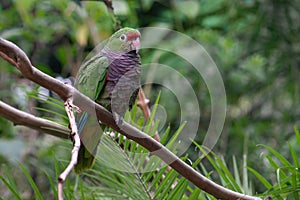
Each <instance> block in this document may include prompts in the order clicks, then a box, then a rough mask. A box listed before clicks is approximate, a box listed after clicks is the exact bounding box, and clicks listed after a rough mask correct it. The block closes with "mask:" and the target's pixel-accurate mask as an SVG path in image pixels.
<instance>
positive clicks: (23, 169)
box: [19, 163, 43, 200]
mask: <svg viewBox="0 0 300 200" xmlns="http://www.w3.org/2000/svg"><path fill="white" fill-rule="evenodd" d="M19 166H20V168H21V170H22V171H23V173H24V175H25V176H26V178H27V181H28V182H29V184H30V186H31V188H32V189H33V191H34V194H35V198H36V199H38V200H42V199H43V196H42V194H41V193H40V191H39V189H38V187H37V185H36V184H35V182H34V180H33V179H32V177H31V176H30V173H29V171H28V170H27V169H26V168H25V166H23V165H22V164H21V163H19Z"/></svg>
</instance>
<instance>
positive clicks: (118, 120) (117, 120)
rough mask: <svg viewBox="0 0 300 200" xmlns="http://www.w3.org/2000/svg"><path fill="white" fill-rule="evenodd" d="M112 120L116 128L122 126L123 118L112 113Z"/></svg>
mask: <svg viewBox="0 0 300 200" xmlns="http://www.w3.org/2000/svg"><path fill="white" fill-rule="evenodd" d="M113 117H114V120H115V122H116V124H117V125H118V126H122V125H123V124H124V118H123V117H122V116H120V115H118V114H117V113H113Z"/></svg>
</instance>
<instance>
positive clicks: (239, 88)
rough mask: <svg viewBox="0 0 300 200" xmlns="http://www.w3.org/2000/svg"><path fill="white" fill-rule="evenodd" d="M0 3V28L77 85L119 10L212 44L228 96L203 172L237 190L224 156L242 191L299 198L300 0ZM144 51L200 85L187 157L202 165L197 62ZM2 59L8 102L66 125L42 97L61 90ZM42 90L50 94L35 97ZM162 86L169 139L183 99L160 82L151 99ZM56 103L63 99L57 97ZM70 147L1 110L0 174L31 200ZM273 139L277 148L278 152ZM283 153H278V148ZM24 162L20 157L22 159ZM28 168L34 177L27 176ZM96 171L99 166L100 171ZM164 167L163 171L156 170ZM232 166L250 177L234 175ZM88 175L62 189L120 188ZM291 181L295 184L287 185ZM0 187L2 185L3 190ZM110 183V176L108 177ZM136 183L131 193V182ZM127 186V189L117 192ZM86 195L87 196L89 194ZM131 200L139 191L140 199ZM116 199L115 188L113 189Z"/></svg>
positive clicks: (46, 192)
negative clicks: (179, 100) (195, 124)
mask: <svg viewBox="0 0 300 200" xmlns="http://www.w3.org/2000/svg"><path fill="white" fill-rule="evenodd" d="M0 3H1V4H0V37H3V38H5V39H8V40H11V41H12V42H14V43H16V44H17V45H19V46H20V47H21V48H22V49H23V50H24V51H25V52H26V54H27V55H28V56H29V58H30V60H31V61H32V63H33V64H34V66H36V67H37V68H39V69H40V70H42V71H44V72H46V73H47V74H49V75H51V76H54V77H56V78H58V79H61V80H63V81H69V82H72V79H73V78H72V77H74V76H76V72H77V70H78V68H79V66H80V64H81V62H82V61H83V60H84V58H85V57H86V55H87V54H88V53H89V52H90V51H91V50H92V49H93V47H94V46H95V45H97V44H98V43H99V42H101V41H102V40H104V39H106V38H108V37H109V36H110V35H111V34H112V33H113V32H114V27H115V24H116V20H117V19H118V20H120V23H121V25H122V26H130V27H147V26H155V27H167V28H170V29H173V30H177V31H179V32H182V33H184V34H187V35H188V36H190V37H192V38H193V39H195V40H196V41H198V42H199V43H200V44H202V45H203V46H204V47H205V49H206V50H207V52H208V53H209V54H210V55H211V56H212V58H213V60H214V61H215V62H216V64H217V66H218V68H219V70H220V72H221V75H222V78H223V81H224V84H225V88H226V95H227V115H226V122H225V126H224V129H223V132H222V135H221V138H220V139H219V141H218V143H217V145H216V146H215V148H214V149H213V150H214V152H215V157H214V156H213V158H215V159H217V158H219V159H220V161H218V160H212V163H214V164H216V163H217V165H215V166H214V165H212V163H211V160H210V159H208V158H206V159H204V160H202V161H201V166H200V165H198V166H197V167H198V170H201V171H202V172H203V173H204V174H206V175H207V176H209V177H211V178H212V179H213V180H215V181H216V182H218V183H221V184H224V185H226V186H227V187H230V186H229V185H228V182H226V181H224V180H226V179H225V178H224V177H223V178H221V179H219V178H218V177H220V176H221V177H222V173H221V171H218V170H216V167H217V168H218V169H223V170H225V168H222V167H221V166H222V165H221V164H220V163H227V164H226V169H227V168H228V169H229V171H228V172H227V173H225V174H226V175H229V174H235V175H236V176H235V178H234V180H235V182H236V183H237V185H239V187H233V189H234V190H236V191H239V189H238V188H243V190H242V191H248V193H249V194H256V193H258V194H263V193H264V192H265V194H268V193H270V194H274V195H280V194H281V193H282V194H286V196H288V197H289V198H290V199H296V198H297V197H299V182H300V181H299V180H300V177H299V176H300V175H299V172H298V171H297V170H296V167H299V162H298V159H299V157H298V156H297V155H300V150H299V145H300V144H299V141H300V140H299V138H298V139H297V137H296V136H297V135H296V136H295V131H294V129H295V128H294V125H296V126H299V121H298V118H299V114H300V106H299V103H298V102H299V85H300V82H299V81H300V79H299V70H300V68H299V64H300V60H299V59H300V58H299V53H300V52H299V51H300V48H299V47H300V38H299V37H300V34H299V29H300V23H299V19H300V4H299V2H298V1H296V0H288V1H271V0H266V1H259V0H243V1H237V0H234V1H225V0H215V1H208V0H198V1H192V0H188V1H179V0H166V1H155V0H147V1H122V0H118V1H113V6H114V8H115V10H114V13H115V14H116V16H117V19H116V18H115V17H114V16H113V14H112V12H110V11H109V10H108V9H107V7H106V6H105V4H104V3H103V2H96V1H87V2H84V3H79V2H77V1H76V2H75V1H67V0H53V1H42V0H23V1H17V0H16V1H6V0H0ZM80 4H81V6H79V5H80ZM153 37H155V36H153ZM141 54H142V55H141V56H142V58H143V62H144V63H148V62H151V61H153V60H156V61H158V62H160V63H163V64H167V65H168V66H172V67H174V68H175V69H177V70H180V72H181V73H182V74H183V75H184V76H185V77H189V81H190V83H191V84H192V86H193V88H194V90H195V91H197V92H196V93H197V97H198V99H199V102H200V109H201V122H200V124H199V127H200V129H199V131H198V133H197V138H196V140H195V144H193V145H191V148H190V149H189V150H188V151H187V154H188V155H189V159H190V160H191V162H192V163H195V162H196V161H197V160H199V159H198V157H199V151H200V149H201V148H200V147H199V145H198V144H201V142H202V140H203V133H205V132H206V130H207V126H208V124H209V121H210V114H211V113H210V109H211V107H210V96H209V93H208V90H207V88H206V86H205V83H204V82H203V80H201V79H199V76H197V75H196V73H193V69H192V68H190V67H188V66H187V67H186V68H184V70H182V65H185V64H186V63H184V62H182V61H180V60H178V59H176V58H175V59H174V56H172V55H171V54H167V53H165V54H162V55H161V56H159V57H158V58H157V54H156V52H155V51H152V52H149V51H145V52H143V51H142V52H141ZM179 64H180V66H179ZM0 66H1V74H0V88H1V90H0V98H1V100H3V101H4V102H7V103H9V104H10V105H13V106H14V107H17V108H19V109H21V110H24V111H26V112H30V113H32V114H35V115H38V116H41V117H44V118H48V119H51V120H54V121H56V122H59V123H61V124H63V125H66V124H67V121H66V118H65V117H64V112H63V110H61V109H59V106H58V107H57V108H55V109H54V108H53V104H50V103H49V102H51V99H49V98H47V96H48V95H50V96H51V97H53V98H54V99H55V98H57V97H56V96H55V94H50V93H49V91H47V90H45V89H43V88H39V87H38V86H37V85H35V84H33V83H31V82H30V81H28V80H26V79H24V78H23V77H22V75H20V73H19V72H17V70H16V69H14V68H13V67H12V66H10V65H9V64H8V63H6V62H5V61H4V60H0ZM36 91H39V92H40V93H42V94H44V95H37V94H36ZM159 91H162V92H161V97H160V99H159V102H160V104H161V105H163V106H164V107H165V109H166V111H167V116H168V119H167V120H168V124H170V126H169V127H170V134H169V135H168V138H170V137H172V134H173V133H174V132H175V131H176V130H177V129H178V128H179V127H180V124H179V120H178V113H177V110H178V109H179V108H178V105H177V104H176V101H173V100H174V98H175V97H174V96H172V95H171V94H169V93H168V92H167V91H164V90H163V89H162V88H159V87H155V86H153V87H152V88H151V90H150V92H148V93H147V94H146V95H147V97H148V98H150V99H151V103H152V104H153V103H154V102H155V100H156V99H157V97H158V96H159ZM32 97H36V98H32ZM53 101H54V100H53ZM54 102H55V104H59V102H57V101H54ZM170 102H171V103H170ZM173 102H174V103H173ZM37 108H38V109H37ZM49 110H52V111H54V113H53V112H52V113H51V112H49ZM166 130H168V125H166V126H165V127H164V129H163V131H161V132H162V133H161V136H163V135H164V132H165V131H166ZM296 130H297V129H296ZM166 142H167V141H166ZM258 144H263V145H266V146H261V145H260V146H258ZM120 146H122V145H120ZM70 148H71V142H70V141H68V142H62V141H60V140H58V139H57V138H53V137H51V136H45V135H44V134H41V133H36V132H35V131H33V130H29V129H27V128H24V127H13V125H12V124H11V123H10V122H8V121H6V120H5V119H3V118H0V152H1V154H0V155H1V156H0V162H1V163H3V164H5V165H2V166H1V167H0V173H1V174H3V176H1V177H2V178H3V177H5V176H6V175H7V174H8V175H9V174H11V176H8V177H6V178H4V179H3V180H10V183H14V184H12V185H15V187H12V188H17V191H18V192H17V194H19V195H20V197H22V198H24V199H31V198H33V196H35V197H36V195H37V191H40V193H41V194H42V197H41V198H45V199H47V198H49V199H52V198H53V195H54V194H55V188H53V185H52V184H55V180H56V179H55V177H57V174H58V173H59V172H60V171H61V170H62V169H63V166H64V165H65V162H64V160H65V161H66V160H67V159H68V156H69V151H70ZM270 148H272V150H274V151H275V149H276V151H275V152H273V153H272V151H270V150H271V149H270ZM278 152H280V153H279V154H276V153H278ZM280 156H282V157H280ZM233 160H234V161H233ZM156 162H157V161H156ZM18 163H22V165H21V166H22V167H20V164H18ZM246 166H250V167H251V169H250V171H251V172H253V173H249V174H248V173H246V172H245V169H246ZM23 167H24V168H23ZM96 167H97V166H96ZM41 169H42V170H41ZM101 169H102V170H105V169H103V168H101ZM162 169H163V168H162ZM253 169H255V171H256V172H259V173H258V174H259V175H261V177H260V178H258V175H257V174H256V175H255V172H254V171H253ZM280 169H281V170H280ZM26 170H27V171H28V175H30V176H28V177H27V178H26V173H25V171H26ZM95 170H97V168H96V169H95ZM106 170H108V169H106ZM97 171H98V172H99V173H100V171H101V170H100V169H98V170H97ZM225 171H226V170H225ZM246 171H247V170H246ZM106 172H107V171H106ZM94 173H95V174H97V172H94ZM158 173H159V172H158ZM168 173H169V172H164V173H163V172H162V173H161V177H163V176H165V174H168ZM170 173H171V172H170ZM172 173H175V172H172ZM91 174H93V173H91ZM103 174H104V175H105V173H103ZM237 174H239V176H241V178H242V179H243V181H242V180H240V182H239V181H238V178H237V177H239V176H238V175H237ZM98 175H99V174H98ZM47 176H48V178H47ZM86 176H88V175H86ZM112 176H113V175H112ZM131 176H133V177H132V179H131V180H133V182H134V180H135V178H138V179H139V180H143V181H141V182H145V181H148V182H147V183H153V182H154V180H155V179H153V176H155V174H152V175H151V174H150V175H149V176H148V178H145V177H142V178H141V177H136V176H134V175H128V174H126V176H125V175H124V177H127V178H125V179H124V177H123V179H120V177H118V178H116V179H115V180H118V182H119V183H122V180H123V181H125V180H127V181H128V180H129V179H130V178H129V177H131ZM143 176H144V175H143ZM156 176H157V175H156ZM29 177H31V178H32V179H33V180H34V181H35V183H36V185H37V186H38V189H37V190H35V189H33V188H34V187H32V185H31V184H28V180H29ZM95 177H96V175H95ZM95 177H94V178H95ZM99 177H101V176H100V175H99ZM169 177H175V178H174V180H173V179H170V180H169V182H167V181H166V184H167V183H172V184H173V183H174V182H177V183H179V182H180V180H181V179H180V178H178V176H177V175H169ZM262 177H264V179H265V181H266V182H264V181H263V179H262ZM144 178H145V179H144ZM289 178H291V179H289ZM179 179H180V180H179ZM50 180H51V181H50ZM83 180H84V181H83V182H82V181H81V180H78V179H76V177H75V176H74V177H70V179H68V181H69V183H67V184H66V185H67V189H66V190H68V191H69V190H70V191H69V193H68V192H66V193H65V194H66V197H68V198H70V199H71V198H72V197H74V196H72V195H75V194H73V193H72V192H71V191H73V189H74V187H75V188H76V187H78V188H81V192H79V193H80V194H81V195H84V194H85V193H86V192H87V191H90V192H91V190H92V189H91V187H88V186H90V184H91V183H92V184H94V186H95V188H94V190H95V191H97V188H98V191H97V192H95V194H96V193H97V194H102V195H103V194H107V195H108V193H109V192H111V193H112V195H113V194H116V193H114V192H115V191H117V190H116V189H115V188H112V187H107V188H105V187H103V191H100V189H99V187H96V186H99V185H103V186H107V184H105V183H103V182H102V181H101V179H100V178H99V180H98V182H97V181H96V180H95V179H92V181H90V182H89V181H88V180H87V181H85V179H83ZM103 180H104V179H103ZM166 180H167V179H166ZM175 180H176V181H175ZM280 180H285V181H286V182H281V181H280ZM290 180H292V181H291V182H289V181H290ZM74 183H76V184H77V185H74ZM123 183H124V182H123ZM154 183H155V182H154ZM267 183H269V184H267ZM280 183H281V184H280ZM1 184H2V185H3V184H4V185H5V186H6V187H2V185H1ZM166 184H163V186H166ZM172 184H170V187H165V188H168V189H169V191H167V192H166V194H167V193H168V194H169V195H170V191H174V187H175V186H174V187H171V186H172ZM182 184H184V185H185V184H186V185H187V186H186V187H187V188H189V189H185V190H183V191H184V195H185V196H186V198H188V197H193V198H194V197H195V198H196V197H197V196H199V194H200V191H197V192H195V191H196V190H194V187H193V186H192V185H189V184H187V183H186V182H185V183H182ZM284 184H286V185H287V188H289V190H286V191H285V193H284V192H282V191H280V189H282V188H285V187H283V186H284ZM111 185H113V184H112V183H110V186H111ZM117 185H118V184H117ZM124 185H125V184H120V185H118V187H119V188H122V187H125V186H124ZM153 185H154V186H153V187H152V188H150V189H149V191H150V193H149V194H148V197H153V196H155V197H157V198H161V199H163V198H164V197H167V196H163V194H161V195H160V196H159V194H160V191H159V188H157V187H158V185H159V184H157V185H156V186H157V187H155V184H153ZM175 185H176V184H175ZM177 185H178V184H177ZM278 185H279V186H280V187H279V186H278ZM288 185H289V186H291V187H288ZM0 186H1V187H0V188H1V189H0V194H1V195H0V196H3V197H5V198H12V196H13V192H12V191H13V190H12V189H10V190H9V189H8V187H7V184H5V182H3V181H2V182H0ZM273 187H274V188H273ZM145 188H147V187H145ZM154 188H155V189H154ZM246 188H247V190H246ZM271 188H273V189H271ZM105 189H106V190H105ZM123 189H124V188H123ZM135 189H137V188H136V187H135ZM268 189H269V191H268ZM94 190H93V191H94ZM131 190H133V191H134V189H132V188H131ZM120 191H126V190H122V189H120ZM146 191H148V190H147V189H145V190H144V191H140V194H141V193H143V192H144V193H145V194H147V193H146ZM151 191H152V192H154V194H152V193H151ZM155 191H156V193H155ZM270 191H272V192H273V193H272V192H270ZM275 191H277V193H278V194H276V192H275ZM278 191H280V192H278ZM137 192H138V191H137ZM194 192H195V193H194ZM120 194H121V195H124V193H122V192H120ZM138 194H139V193H138ZM68 195H69V196H68ZM77 195H78V194H77ZM126 195H129V194H126ZM193 195H194V196H193ZM297 195H298V196H297ZM97 197H98V198H100V197H101V195H99V196H97V195H96V196H95V198H97ZM81 198H83V197H82V196H81ZM86 198H89V197H88V196H87V195H86ZM132 198H133V199H135V197H134V196H132ZM145 198H146V197H145ZM168 198H170V196H169V197H168ZM182 198H183V197H182ZM198 198H199V199H202V198H204V196H201V195H200V196H199V197H198ZM206 198H208V197H206ZM210 198H212V197H210ZM277 198H283V197H279V196H277ZM103 199H104V197H103ZM108 199H109V198H108ZM111 199H118V197H114V196H112V197H111ZM191 199H192V198H191Z"/></svg>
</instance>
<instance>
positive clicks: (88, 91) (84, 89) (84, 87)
mask: <svg viewBox="0 0 300 200" xmlns="http://www.w3.org/2000/svg"><path fill="white" fill-rule="evenodd" d="M107 71H108V59H107V58H106V57H103V56H100V55H97V56H94V57H93V58H92V59H90V60H89V61H87V62H86V63H85V64H84V65H83V66H81V67H80V69H79V71H78V73H77V74H78V75H77V77H76V80H75V87H76V88H77V89H78V90H79V91H80V92H81V93H82V94H84V95H86V96H88V97H89V98H90V99H92V100H96V99H97V97H98V96H99V94H100V92H101V90H102V89H103V86H104V84H105V78H106V75H107Z"/></svg>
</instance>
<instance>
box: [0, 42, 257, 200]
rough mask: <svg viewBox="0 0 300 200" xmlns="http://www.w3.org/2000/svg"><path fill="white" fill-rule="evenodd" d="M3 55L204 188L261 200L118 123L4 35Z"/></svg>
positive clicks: (222, 196)
mask: <svg viewBox="0 0 300 200" xmlns="http://www.w3.org/2000/svg"><path fill="white" fill-rule="evenodd" d="M0 56H1V57H2V58H4V59H5V60H7V61H8V62H10V63H11V64H13V65H14V66H16V67H17V68H18V69H19V70H20V71H21V73H22V74H23V75H24V76H25V77H26V78H28V79H30V80H32V81H34V82H36V83H37V84H39V85H41V86H43V87H45V88H48V89H49V90H51V91H54V92H56V93H57V94H58V95H59V96H60V98H61V99H63V100H64V101H66V100H67V99H68V98H69V97H73V100H74V102H73V103H74V104H75V105H77V106H78V107H80V108H81V109H82V110H85V111H87V112H88V113H89V114H90V115H95V113H96V117H97V119H98V120H100V121H101V122H102V123H103V124H105V125H107V126H109V127H111V128H113V129H114V130H116V131H118V132H120V133H121V134H123V135H125V136H126V137H127V138H129V139H132V140H134V141H135V142H137V143H139V144H140V145H142V146H143V147H145V148H146V149H148V150H149V151H150V152H151V154H152V155H156V156H158V157H160V158H161V159H162V160H163V161H164V162H165V163H167V164H169V165H170V166H171V167H172V168H173V169H174V170H176V171H177V172H178V173H179V174H181V175H182V176H184V177H185V178H187V179H188V180H190V181H191V182H192V183H194V184H195V185H196V186H197V187H199V188H200V189H202V190H204V191H206V192H207V193H209V194H211V195H213V196H215V197H216V198H219V199H244V200H258V199H260V198H258V197H252V196H248V195H244V194H241V193H238V192H234V191H231V190H229V189H227V188H224V187H222V186H220V185H218V184H216V183H214V182H213V181H211V180H209V179H207V178H206V177H204V176H203V175H201V174H200V173H199V172H197V171H196V170H194V169H193V168H192V167H191V166H189V165H188V164H186V163H185V162H183V161H182V160H180V159H179V158H178V157H177V156H176V155H175V154H173V153H172V152H171V151H170V150H168V149H167V148H166V147H164V146H163V145H162V144H160V143H159V142H157V141H156V140H155V139H153V138H152V137H150V136H148V135H147V134H146V133H144V132H142V131H140V130H138V129H137V128H135V127H133V126H131V125H130V124H128V123H126V122H124V123H123V124H122V125H121V126H118V125H117V124H116V123H115V120H114V119H113V116H112V114H111V113H110V112H109V111H107V110H106V109H104V108H103V107H102V106H101V105H99V104H97V103H95V102H94V101H92V100H91V99H89V98H88V97H86V96H84V95H83V94H81V93H80V92H79V91H77V90H76V89H75V88H73V87H71V86H69V85H67V84H63V83H62V82H60V81H58V80H56V79H54V78H52V77H50V76H48V75H46V74H44V73H42V72H41V71H39V70H38V69H36V68H35V67H33V66H32V65H31V63H30V61H29V59H28V58H27V56H26V55H25V53H24V52H23V51H22V50H21V49H20V48H19V47H17V46H16V45H15V44H13V43H11V42H9V41H7V40H4V39H1V38H0ZM74 97H76V98H74ZM95 111H96V112H95Z"/></svg>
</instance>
